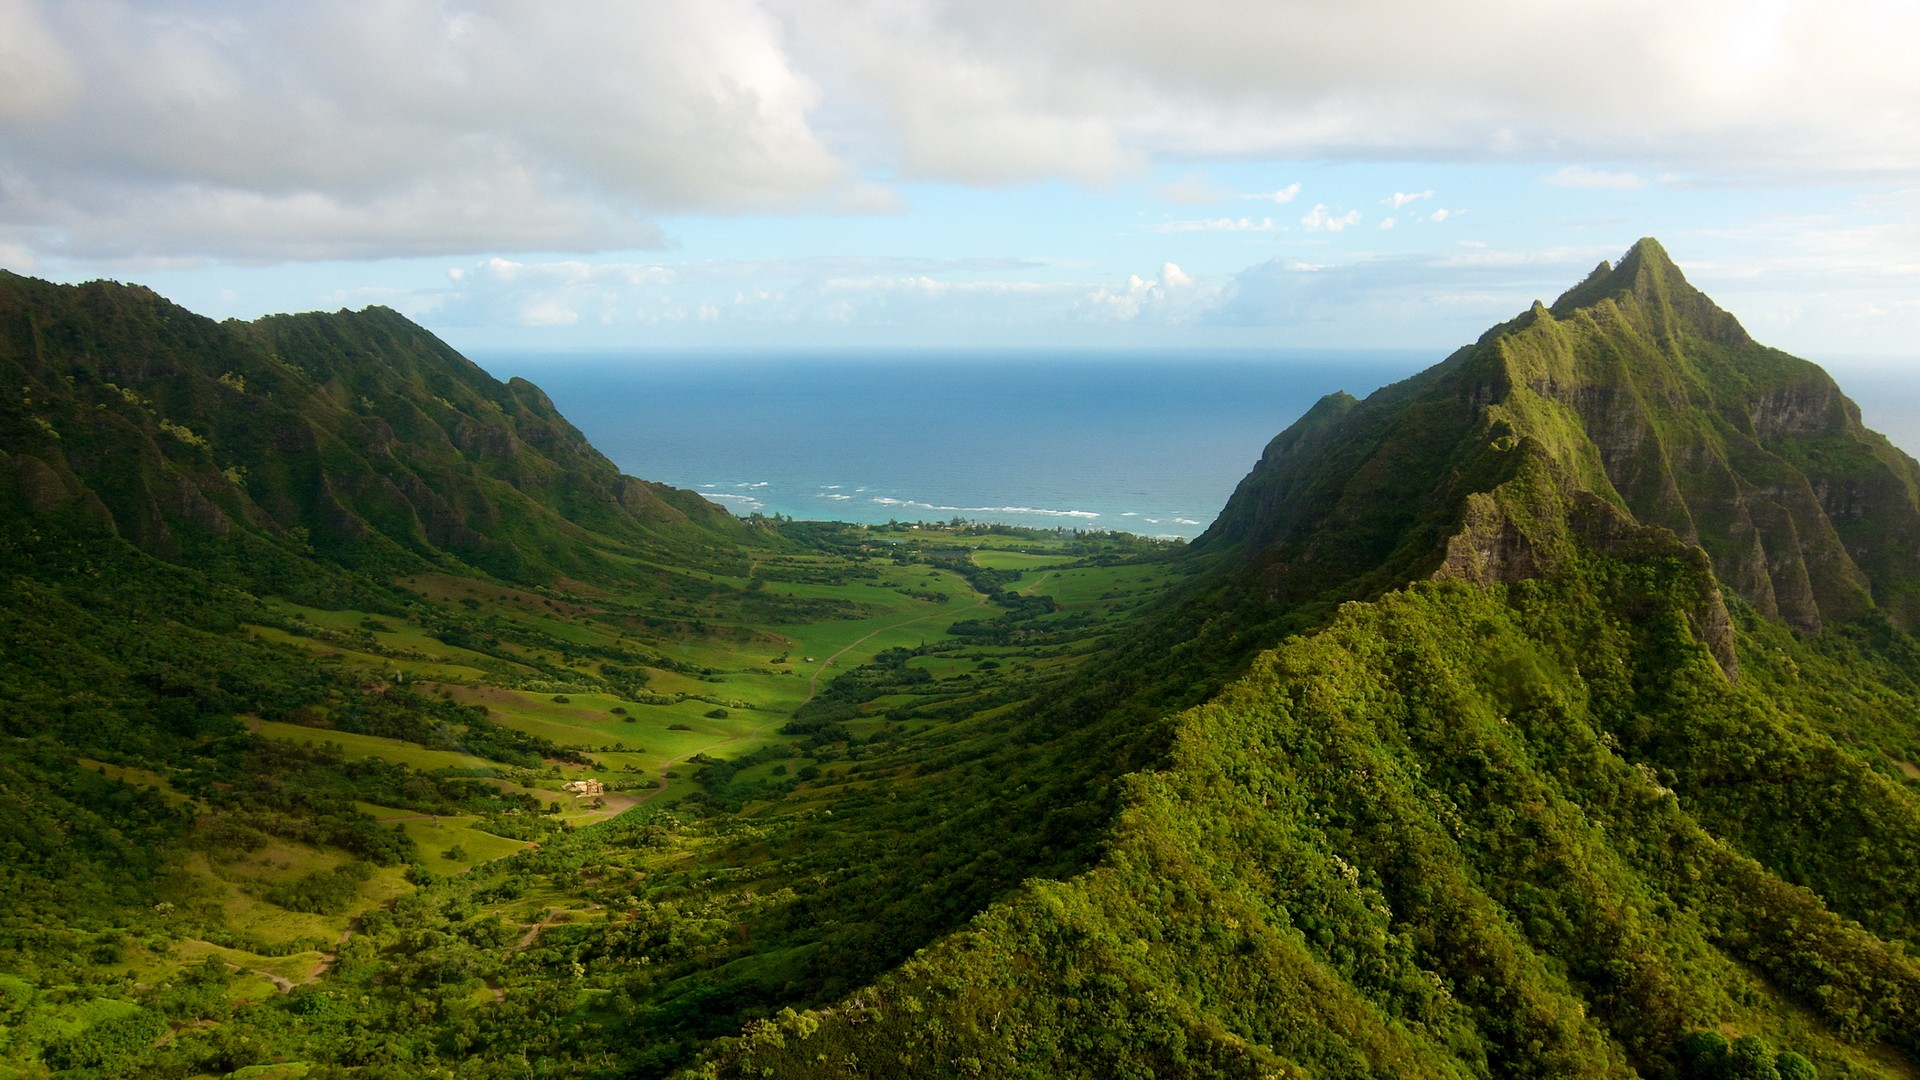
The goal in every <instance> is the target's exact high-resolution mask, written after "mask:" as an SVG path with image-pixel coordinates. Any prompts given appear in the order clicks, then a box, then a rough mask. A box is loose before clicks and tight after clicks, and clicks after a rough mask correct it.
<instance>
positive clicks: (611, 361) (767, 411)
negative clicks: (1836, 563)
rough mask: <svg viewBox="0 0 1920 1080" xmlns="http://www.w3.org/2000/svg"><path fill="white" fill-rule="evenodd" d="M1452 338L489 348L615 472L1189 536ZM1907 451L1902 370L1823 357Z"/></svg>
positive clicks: (807, 502) (755, 492) (1919, 389)
mask: <svg viewBox="0 0 1920 1080" xmlns="http://www.w3.org/2000/svg"><path fill="white" fill-rule="evenodd" d="M1447 352H1448V350H1441V349H1366V350H1358V349H1356V350H1328V349H1318V350H1308V349H1265V350H1253V349H1245V350H1239V349H1235V350H1228V349H1218V350H1199V351H1192V352H1186V353H1180V352H1170V351H1164V350H1155V351H1148V350H1010V349H997V350H962V349H952V350H908V351H903V350H890V351H882V350H833V351H829V350H806V351H801V350H793V351H782V352H771V351H753V352H722V351H694V350H686V351H665V350H662V351H598V350H596V351H579V352H566V353H535V352H523V351H513V350H505V349H502V350H488V351H476V352H474V353H472V354H470V355H472V357H473V359H474V360H475V362H476V363H479V364H480V365H481V366H482V367H484V368H486V369H487V370H488V371H489V372H491V373H492V374H494V375H495V376H497V377H499V378H502V379H505V378H509V377H512V376H521V377H524V378H526V379H529V380H531V381H532V382H534V383H536V384H537V385H539V386H540V387H541V389H543V390H545V391H546V393H547V394H548V396H549V397H551V398H552V399H553V402H554V404H555V405H556V406H557V407H558V408H559V409H560V411H561V412H562V413H563V414H564V415H565V416H566V417H567V418H568V419H569V420H570V421H572V422H573V424H574V425H575V426H576V427H578V428H579V429H580V430H581V431H582V432H583V433H585V434H586V436H587V438H588V439H589V440H590V441H591V442H592V443H593V444H594V445H595V446H596V447H598V448H599V449H600V451H601V452H602V453H604V454H606V455H607V457H608V458H610V459H611V460H612V461H613V462H614V463H615V464H616V465H618V466H619V467H620V469H621V470H622V471H623V472H626V473H629V474H631V475H634V476H639V477H644V478H645V479H648V480H654V481H659V482H661V483H666V484H671V485H673V486H675V487H684V488H689V489H692V490H694V491H697V492H699V493H700V494H702V495H703V496H705V497H707V498H708V499H711V500H712V501H714V502H716V503H718V504H720V505H722V506H725V507H727V508H728V509H730V510H733V511H734V512H735V513H738V514H740V515H742V516H745V515H748V514H753V513H759V514H765V515H768V516H772V515H775V514H779V515H784V516H787V517H792V518H799V519H802V520H834V521H848V522H858V523H865V524H880V523H885V522H887V521H890V520H891V521H936V520H937V521H945V520H950V519H952V518H965V519H967V520H971V521H982V522H996V523H1003V524H1011V525H1023V526H1029V527H1036V528H1056V527H1065V528H1073V529H1083V530H1110V531H1123V532H1131V533H1137V534H1140V535H1147V536H1160V537H1178V538H1183V539H1192V538H1193V537H1196V536H1198V535H1200V533H1202V532H1204V531H1205V529H1206V528H1207V526H1208V525H1210V524H1212V522H1213V520H1214V518H1215V517H1216V516H1217V515H1218V514H1219V512H1220V509H1221V508H1222V507H1223V506H1224V505H1225V504H1226V501H1227V499H1228V497H1229V496H1230V495H1231V494H1232V493H1233V490H1234V487H1235V486H1236V485H1237V484H1239V482H1240V480H1241V478H1243V477H1244V476H1245V475H1246V474H1247V471H1248V470H1249V469H1251V468H1252V467H1253V465H1254V463H1255V462H1256V461H1257V460H1258V459H1259V457H1260V454H1261V453H1262V451H1263V450H1264V449H1265V447H1266V445H1267V443H1268V441H1270V440H1271V439H1272V438H1273V437H1274V436H1275V435H1277V434H1279V433H1280V432H1281V431H1282V430H1284V429H1285V428H1286V427H1287V426H1288V425H1290V424H1291V423H1293V422H1294V420H1296V419H1298V418H1299V416H1300V415H1301V414H1302V413H1304V412H1305V411H1306V410H1307V409H1308V408H1310V407H1311V406H1312V405H1313V403H1314V402H1315V401H1318V400H1319V399H1320V398H1321V397H1322V396H1323V395H1325V394H1328V393H1332V392H1334V391H1341V390H1344V391H1346V392H1348V393H1351V394H1353V395H1355V396H1356V397H1363V398H1364V397H1365V396H1366V395H1367V394H1369V393H1371V392H1373V391H1374V390H1375V389H1377V388H1379V387H1381V386H1384V385H1387V384H1389V383H1391V382H1395V381H1397V380H1399V379H1403V378H1406V377H1407V376H1410V375H1413V374H1415V373H1416V372H1418V371H1420V370H1422V369H1424V368H1426V367H1428V366H1431V365H1432V364H1434V363H1437V362H1439V361H1440V360H1441V359H1443V358H1444V357H1445V356H1446V355H1447ZM1829 370H1832V371H1834V373H1835V376H1836V378H1837V379H1838V380H1839V381H1840V384H1841V389H1842V390H1844V391H1847V392H1848V394H1849V396H1850V397H1853V398H1854V400H1855V401H1857V402H1859V403H1860V404H1861V407H1862V411H1863V418H1864V419H1865V421H1866V423H1867V425H1868V426H1869V427H1872V428H1875V429H1876V430H1879V431H1881V432H1883V433H1884V434H1886V435H1888V436H1889V438H1891V439H1893V441H1894V442H1895V443H1896V444H1897V445H1899V446H1901V447H1902V449H1904V450H1906V451H1907V452H1908V453H1914V452H1915V448H1916V447H1920V379H1916V378H1915V377H1914V376H1913V375H1912V374H1911V372H1912V371H1913V370H1914V368H1912V367H1911V366H1907V365H1898V366H1892V365H1886V364H1879V365H1861V366H1843V365H1836V366H1833V367H1830V369H1829Z"/></svg>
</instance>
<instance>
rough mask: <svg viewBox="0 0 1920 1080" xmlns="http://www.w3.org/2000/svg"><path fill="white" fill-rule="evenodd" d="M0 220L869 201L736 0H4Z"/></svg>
mask: <svg viewBox="0 0 1920 1080" xmlns="http://www.w3.org/2000/svg"><path fill="white" fill-rule="evenodd" d="M0 43H4V44H0V161H4V162H6V163H7V165H6V167H5V168H6V175H5V177H4V182H0V240H11V241H13V242H18V243H25V244H27V245H29V246H31V247H33V248H34V249H36V250H39V251H42V252H46V253H56V254H64V255H74V256H83V257H84V256H94V257H114V256H130V255H131V256H138V255H148V254H157V253H159V254H167V255H201V256H212V257H225V258H237V259H243V260H254V259H262V260H273V259H323V258H356V257H372V256H378V255H417V254H426V253H448V252H470V251H479V250H487V249H494V250H601V249H607V248H619V247H636V246H654V245H658V244H660V243H661V236H660V232H659V229H658V228H657V227H656V226H655V225H654V224H652V222H651V220H650V219H651V218H652V217H654V216H656V215H660V214H667V213H679V212H722V213H732V212H746V211H767V210H772V211H783V210H793V209H802V208H807V209H822V208H825V209H832V208H834V207H835V206H839V205H849V206H852V207H854V208H858V209H871V208H873V207H874V204H875V203H876V200H878V201H880V202H882V203H884V198H885V196H884V193H876V192H875V191H874V190H872V188H871V187H869V186H865V185H862V184H861V183H860V182H859V181H858V180H857V178H856V176H855V174H854V172H853V170H852V169H851V168H850V167H849V166H848V165H847V164H846V163H845V162H844V161H843V160H841V159H840V157H839V156H838V155H837V154H836V153H835V152H834V151H832V150H831V149H829V148H828V146H827V145H826V143H825V142H824V141H823V140H822V138H821V137H820V135H819V134H818V133H817V132H816V131H815V130H814V129H813V127H812V124H811V121H810V114H811V113H812V112H813V110H814V109H815V108H816V107H817V106H818V105H819V103H820V96H819V90H818V87H817V86H816V85H815V84H814V83H813V82H812V81H811V80H810V79H808V78H807V77H806V76H805V75H803V74H801V73H800V72H798V71H797V70H795V69H794V67H793V65H792V64H791V62H790V60H789V57H788V55H787V45H786V42H785V38H784V34H783V31H782V28H781V25H780V23H779V21H778V19H777V18H775V17H774V16H773V15H771V14H770V13H769V12H768V11H767V10H766V9H765V8H764V7H763V6H762V5H761V4H759V3H757V2H756V0H662V2H659V3H649V4H643V5H636V4H626V3H620V2H615V0H602V2H599V3H594V4H584V3H583V4H569V5H565V6H555V5H504V4H502V5H497V4H492V3H483V2H458V0H447V2H440V0H393V2H387V3H381V4H362V3H356V2H353V0H316V2H312V3H302V4H288V5H278V4H268V5H261V4H255V3H251V2H249V0H207V2H204V3H198V4H194V5H154V4H145V3H139V2H135V0H96V2H92V3H87V4H57V3H51V2H44V0H43V2H35V0H8V2H6V3H3V4H0Z"/></svg>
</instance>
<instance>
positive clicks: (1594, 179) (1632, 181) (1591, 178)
mask: <svg viewBox="0 0 1920 1080" xmlns="http://www.w3.org/2000/svg"><path fill="white" fill-rule="evenodd" d="M1546 183H1548V184H1550V185H1552V186H1554V187H1567V188H1614V189H1621V190H1625V189H1631V188H1641V187H1646V186H1647V182H1646V181H1645V180H1644V179H1642V178H1641V177H1640V175H1639V174H1638V173H1630V172H1605V171H1603V170H1600V169H1590V168H1588V167H1587V166H1585V165H1563V166H1561V167H1560V168H1559V169H1558V170H1556V171H1555V172H1552V173H1549V174H1548V175H1547V178H1546Z"/></svg>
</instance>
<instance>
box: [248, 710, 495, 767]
mask: <svg viewBox="0 0 1920 1080" xmlns="http://www.w3.org/2000/svg"><path fill="white" fill-rule="evenodd" d="M256 730H257V731H259V732H260V734H262V735H265V736H267V737H269V738H274V739H286V740H287V741H289V742H297V743H303V744H305V745H308V746H317V745H320V744H323V743H332V744H334V745H335V746H338V747H339V748H340V752H341V753H342V754H343V755H345V757H346V758H347V760H348V761H359V760H361V759H362V758H376V757H377V758H381V759H383V760H386V761H390V762H393V763H394V764H396V765H408V766H411V767H413V768H415V769H420V770H423V771H425V770H431V769H462V768H469V769H470V768H499V767H500V765H499V763H498V762H494V761H488V760H487V759H486V758H481V757H474V756H473V755H472V754H457V753H454V752H453V751H451V750H429V749H427V748H426V747H424V746H421V745H419V744H418V743H410V742H404V741H402V740H400V739H389V738H386V737H384V736H381V735H360V734H356V733H354V732H351V731H334V730H332V729H330V728H312V727H302V726H301V725H299V724H285V723H280V722H279V721H275V720H262V721H259V722H258V724H257V725H256Z"/></svg>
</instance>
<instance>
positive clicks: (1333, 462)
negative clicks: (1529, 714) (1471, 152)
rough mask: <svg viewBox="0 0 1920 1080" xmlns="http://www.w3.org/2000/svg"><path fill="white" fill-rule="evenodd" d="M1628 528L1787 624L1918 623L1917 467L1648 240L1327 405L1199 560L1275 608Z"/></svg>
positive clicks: (1519, 563) (1503, 571)
mask: <svg viewBox="0 0 1920 1080" xmlns="http://www.w3.org/2000/svg"><path fill="white" fill-rule="evenodd" d="M1635 525H1639V526H1652V527H1656V528H1659V529H1664V530H1667V531H1669V532H1671V533H1672V534H1674V536H1676V537H1677V538H1678V539H1679V540H1681V541H1682V542H1684V543H1686V544H1689V545H1696V546H1698V547H1700V548H1702V549H1703V550H1704V551H1705V552H1706V553H1707V555H1708V556H1709V557H1710V559H1711V561H1712V565H1713V569H1714V572H1715V575H1716V577H1717V578H1718V579H1719V581H1720V582H1721V583H1723V584H1724V585H1726V586H1727V587H1728V588H1730V589H1731V590H1732V591H1733V592H1735V593H1736V594H1738V595H1739V596H1740V597H1742V598H1743V599H1745V600H1746V601H1747V602H1749V603H1751V604H1753V605H1754V606H1755V607H1756V608H1757V609H1759V610H1760V611H1761V612H1762V613H1763V614H1766V615H1769V616H1775V617H1778V618H1780V619H1783V620H1784V621H1786V622H1787V623H1789V624H1790V625H1792V626H1794V627H1796V628H1798V629H1802V630H1808V631H1814V630H1818V629H1819V628H1820V627H1821V626H1822V625H1824V624H1825V623H1826V622H1828V621H1832V620H1845V619H1850V618H1854V617H1856V616H1859V615H1862V614H1865V613H1867V612H1869V611H1873V610H1878V611H1882V612H1884V613H1885V614H1886V615H1887V617H1889V618H1890V619H1892V620H1893V621H1894V622H1895V623H1896V624H1897V625H1900V626H1902V627H1905V628H1908V629H1911V628H1913V626H1914V625H1915V624H1916V623H1920V592H1916V589H1920V467H1917V466H1916V465H1915V463H1914V461H1913V460H1912V459H1911V458H1909V457H1907V456H1906V455H1904V454H1902V453H1901V452H1900V451H1899V450H1897V449H1895V448H1894V447H1893V446H1892V445H1891V444H1890V443H1888V442H1887V440H1886V439H1885V438H1884V437H1882V436H1880V435H1878V434H1877V433H1874V432H1872V431H1869V430H1867V429H1866V428H1864V427H1863V426H1862V425H1861V423H1860V414H1859V409H1858V408H1857V407H1856V406H1855V405H1854V404H1853V403H1852V402H1851V401H1848V400H1847V399H1846V397H1845V396H1844V395H1842V394H1841V392H1840V390H1839V388H1838V387H1837V386H1836V385H1835V384H1834V382H1833V380H1832V379H1831V378H1830V377H1828V376H1827V374H1826V373H1825V372H1823V371H1822V370H1820V369H1819V368H1818V367H1817V366H1815V365H1813V364H1811V363H1808V362H1806V361H1804V360H1799V359H1796V358H1794V357H1792V356H1789V355H1787V354H1785V353H1782V352H1780V351H1778V350H1776V349H1770V348H1767V347H1765V346H1762V345H1759V344H1756V343H1755V342H1754V341H1753V340H1752V339H1751V338H1749V337H1748V336H1747V334H1746V332H1745V331H1744V330H1742V329H1741V327H1740V325H1739V323H1738V322H1737V321H1736V320H1735V319H1734V318H1733V316H1731V315H1729V314H1727V313H1726V312H1725V311H1722V310H1721V309H1720V308H1719V307H1717V306H1715V305H1714V303H1713V302H1712V301H1711V300H1709V299H1708V298H1707V297H1706V296H1704V295H1702V294H1701V293H1700V292H1699V291H1698V290H1696V289H1694V288H1693V287H1692V286H1691V285H1689V284H1688V283H1687V282H1686V280H1685V278H1684V277H1683V276H1682V275H1681V273H1680V271H1679V270H1678V269H1677V268H1676V267H1675V266H1674V265H1673V263H1672V262H1671V261H1670V260H1669V259H1668V258H1667V255H1666V253H1665V252H1664V251H1663V250H1662V249H1661V248H1660V246H1659V244H1657V243H1656V242H1654V241H1652V240H1642V241H1640V242H1639V243H1638V244H1636V245H1635V246H1634V247H1633V249H1632V250H1631V251H1629V252H1628V253H1627V255H1626V256H1625V257H1624V258H1623V259H1622V260H1621V261H1620V264H1619V265H1618V266H1611V265H1609V264H1605V263H1603V264H1601V266H1600V267H1598V268H1597V269H1596V270H1595V271H1594V272H1593V274H1592V275H1590V276H1589V277H1588V279H1587V280H1586V281H1585V282H1583V283H1581V284H1580V285H1579V286H1577V287H1575V288H1573V289H1571V290H1569V291H1568V292H1567V293H1566V294H1565V295H1563V296H1562V297H1560V299H1559V300H1557V301H1556V302H1555V303H1554V304H1553V305H1552V306H1551V307H1547V306H1545V305H1541V304H1536V305H1535V306H1534V308H1533V309H1532V310H1531V311H1529V312H1527V313H1525V314H1523V315H1521V316H1520V317H1519V318H1517V319H1515V320H1513V321H1512V322H1509V323H1506V324H1503V325H1501V326H1499V327H1495V328H1494V329H1493V330H1491V331H1489V332H1488V333H1487V334H1486V335H1485V336H1483V337H1482V338H1481V339H1480V341H1479V342H1477V343H1475V344H1474V345H1471V346H1468V347H1466V348H1464V349H1462V350H1460V351H1459V352H1457V353H1455V354H1454V355H1453V356H1451V357H1449V358H1448V359H1447V360H1446V361H1445V362H1443V363H1441V364H1439V365H1437V366H1436V367H1434V368H1432V369H1430V370H1428V371H1426V372H1424V373H1422V374H1420V375H1417V376H1415V377H1413V378H1411V379H1408V380H1406V381H1404V382H1402V383H1398V384H1396V385H1394V386H1390V387H1387V388H1385V389H1382V390H1380V391H1378V392H1377V393H1375V394H1373V395H1372V396H1371V397H1369V398H1368V399H1367V400H1365V401H1355V400H1354V399H1352V398H1350V397H1346V396H1344V395H1335V396H1333V397H1330V398H1328V399H1326V400H1324V401H1322V402H1321V404H1320V405H1319V406H1317V407H1316V408H1315V409H1314V410H1312V411H1311V412H1309V413H1308V414H1307V415H1306V416H1305V417H1303V418H1302V419H1301V420H1300V421H1299V422H1298V423H1296V424H1295V425H1293V427H1291V428H1289V429H1288V430H1287V431H1286V432H1284V433H1282V434H1281V435H1280V436H1278V437H1277V438H1275V439H1274V441H1273V442H1272V444H1270V445H1269V446H1268V447H1267V451H1266V454H1265V455H1264V457H1263V458H1262V460H1261V462H1260V464H1259V465H1258V466H1257V467H1256V468H1255V469H1254V470H1253V472H1252V473H1250V474H1249V475H1248V476H1247V478H1246V479H1245V480H1244V481H1243V482H1242V483H1241V485H1240V488H1239V490H1238V491H1237V492H1236V493H1235V495H1234V497H1233V499H1232V500H1231V501H1230V502H1229V504H1228V506H1227V507H1226V509H1225V510H1224V511H1223V512H1222V514H1221V516H1220V518H1219V520H1218V521H1217V522H1216V523H1215V524H1214V526H1213V527H1212V529H1210V530H1209V531H1208V533H1207V534H1206V535H1205V536H1203V537H1202V538H1201V539H1200V541H1199V542H1198V543H1197V545H1196V547H1198V548H1199V549H1201V550H1207V551H1213V552H1216V553H1221V554H1223V555H1225V556H1228V557H1230V559H1231V561H1232V562H1233V563H1234V564H1235V565H1236V566H1238V567H1241V568H1242V569H1241V571H1240V574H1239V576H1238V577H1236V582H1237V587H1236V591H1237V592H1239V593H1241V594H1242V596H1241V597H1240V599H1241V600H1242V601H1248V600H1250V601H1251V602H1257V603H1262V604H1267V605H1269V606H1270V607H1271V608H1272V609H1284V608H1287V607H1291V606H1294V605H1298V604H1300V603H1305V602H1312V601H1316V600H1317V601H1334V602H1337V601H1338V600H1341V599H1348V598H1354V597H1366V596H1371V595H1376V594H1378V592H1380V591H1381V590H1383V589H1387V588H1392V587H1395V586H1396V585H1398V584H1399V583H1400V582H1403V581H1407V580H1412V579H1415V578H1420V577H1426V576H1431V575H1434V574H1436V573H1438V574H1445V575H1451V576H1459V577H1465V578H1468V579H1471V580H1488V581H1491V580H1513V579H1516V578H1519V577H1524V576H1528V575H1531V574H1534V573H1537V572H1542V571H1546V570H1550V569H1552V568H1553V567H1554V566H1556V565H1558V564H1559V563H1560V562H1561V561H1562V560H1564V559H1565V558H1566V556H1567V553H1568V551H1569V545H1570V544H1573V543H1576V542H1577V543H1583V544H1585V545H1587V546H1589V547H1591V546H1596V545H1597V546H1599V547H1602V548H1604V547H1606V546H1608V545H1609V544H1613V543H1618V542H1620V541H1621V540H1622V539H1623V538H1625V537H1632V538H1633V540H1632V542H1633V543H1636V544H1638V543H1643V542H1645V539H1646V537H1645V534H1644V533H1642V532H1641V531H1640V530H1638V529H1635V528H1633V527H1632V526H1635Z"/></svg>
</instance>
